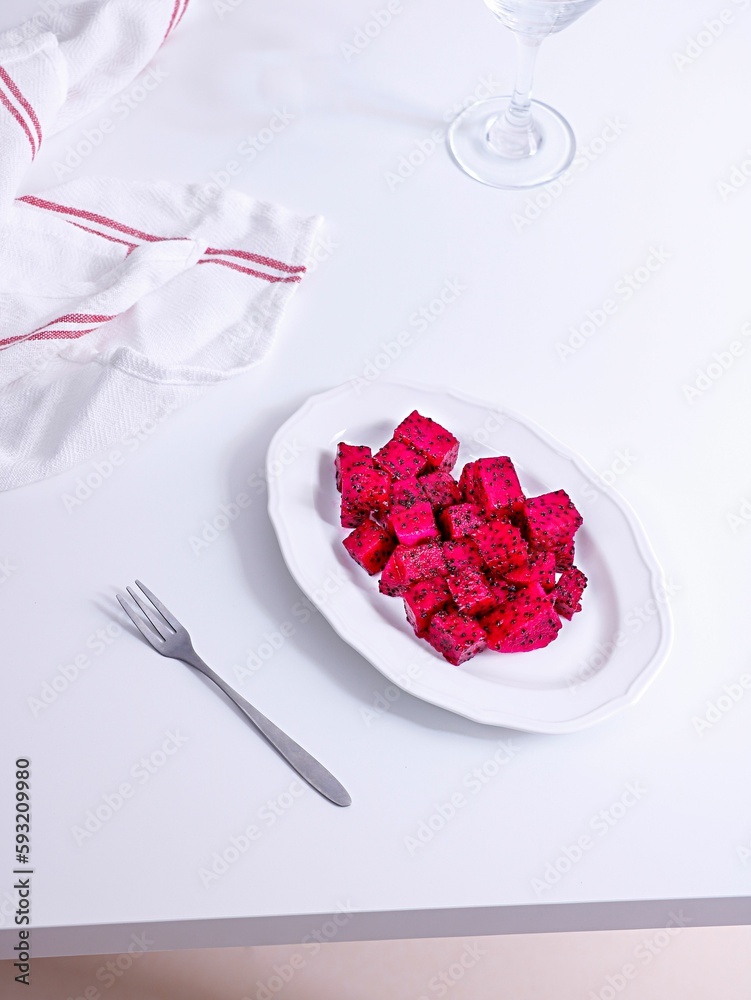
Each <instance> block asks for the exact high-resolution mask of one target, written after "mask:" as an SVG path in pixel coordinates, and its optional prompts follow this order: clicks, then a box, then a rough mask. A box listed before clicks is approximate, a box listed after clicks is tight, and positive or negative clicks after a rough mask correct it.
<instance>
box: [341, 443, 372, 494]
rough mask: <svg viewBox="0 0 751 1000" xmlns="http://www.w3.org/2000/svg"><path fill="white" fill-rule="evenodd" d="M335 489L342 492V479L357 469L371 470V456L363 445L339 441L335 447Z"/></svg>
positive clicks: (368, 449) (369, 451)
mask: <svg viewBox="0 0 751 1000" xmlns="http://www.w3.org/2000/svg"><path fill="white" fill-rule="evenodd" d="M334 468H335V470H336V488H337V489H338V490H339V492H340V493H341V492H342V477H343V476H345V475H346V474H347V473H348V472H352V471H353V470H354V469H358V468H368V469H372V468H373V454H372V452H371V450H370V448H368V446H367V445H365V444H346V443H345V442H344V441H340V442H339V444H338V445H337V447H336V459H335V461H334Z"/></svg>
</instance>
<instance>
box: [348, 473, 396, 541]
mask: <svg viewBox="0 0 751 1000" xmlns="http://www.w3.org/2000/svg"><path fill="white" fill-rule="evenodd" d="M389 484H390V480H389V477H388V475H387V474H386V473H385V472H381V470H380V469H375V468H372V469H368V468H366V467H365V466H363V467H359V468H355V469H353V470H352V471H351V472H347V473H345V474H344V475H343V476H342V503H341V522H342V526H343V527H345V528H356V527H357V525H358V524H362V523H363V521H366V520H367V519H368V517H369V516H370V514H371V513H374V514H378V515H382V514H384V513H385V512H386V511H387V510H388V504H389Z"/></svg>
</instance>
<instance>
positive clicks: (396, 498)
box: [391, 476, 427, 507]
mask: <svg viewBox="0 0 751 1000" xmlns="http://www.w3.org/2000/svg"><path fill="white" fill-rule="evenodd" d="M426 499H427V497H426V496H425V491H424V490H423V487H422V480H420V479H418V478H417V477H416V476H410V477H409V478H408V479H395V480H394V481H393V483H392V484H391V503H392V504H395V505H397V506H399V507H412V506H414V504H416V503H418V502H419V501H421V500H426Z"/></svg>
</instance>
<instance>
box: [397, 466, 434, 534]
mask: <svg viewBox="0 0 751 1000" xmlns="http://www.w3.org/2000/svg"><path fill="white" fill-rule="evenodd" d="M388 523H389V527H390V528H391V530H392V531H393V532H394V534H395V535H396V537H397V538H398V539H399V541H400V542H402V543H403V544H404V545H417V544H418V542H424V541H427V540H429V539H431V538H439V537H440V533H439V531H438V527H437V525H436V523H435V515H434V513H433V508H432V507H431V506H430V503H429V501H428V499H427V498H426V496H425V493H424V492H423V488H422V486H421V485H420V481H419V480H418V479H416V478H415V477H414V476H411V477H410V478H409V479H395V480H394V482H393V483H392V486H391V511H390V514H389V519H388Z"/></svg>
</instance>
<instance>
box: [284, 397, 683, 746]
mask: <svg viewBox="0 0 751 1000" xmlns="http://www.w3.org/2000/svg"><path fill="white" fill-rule="evenodd" d="M413 409H417V410H419V411H420V412H421V413H424V414H425V415H427V416H430V417H432V418H433V419H435V420H437V421H438V422H439V423H441V424H443V425H444V426H445V427H447V428H448V429H449V430H450V431H452V432H453V433H454V434H455V435H456V436H457V437H458V438H459V440H460V442H461V450H460V452H459V461H458V462H457V470H459V469H461V467H462V465H463V464H464V463H465V462H466V461H469V460H470V459H472V458H479V457H482V456H485V455H510V456H511V458H512V460H513V462H514V464H515V466H516V469H517V471H518V473H519V478H520V480H521V484H522V487H523V489H524V490H525V492H526V494H527V495H528V496H534V495H537V494H540V493H545V492H547V491H549V490H556V489H564V490H566V492H567V493H568V494H569V495H570V496H571V498H572V499H573V501H574V503H575V504H576V506H577V507H578V508H579V510H580V512H581V514H582V516H583V517H584V524H583V526H582V527H581V528H580V529H579V532H578V533H577V536H576V563H577V565H578V566H579V567H580V568H581V569H582V570H583V571H584V572H585V573H586V575H587V577H588V578H589V586H588V587H587V590H586V591H585V593H584V597H583V600H582V605H583V610H582V611H581V612H580V613H579V614H577V615H575V616H574V619H573V620H572V621H570V622H567V621H564V622H563V628H562V629H561V631H560V633H559V635H558V638H557V639H556V640H555V641H554V642H553V643H551V645H549V646H547V647H546V648H545V649H539V650H535V651H533V652H531V653H512V654H501V653H494V652H491V651H486V652H484V653H481V654H480V655H479V656H476V657H474V659H472V660H470V661H469V662H467V663H465V664H463V665H462V666H461V667H453V666H451V665H450V664H449V663H448V662H447V661H446V660H444V659H443V657H441V656H440V655H439V654H437V653H435V652H434V651H433V650H432V649H431V647H430V646H428V644H427V643H426V642H423V641H421V640H418V639H416V638H415V636H414V634H413V632H412V630H411V628H410V627H409V625H408V623H407V621H406V619H405V616H404V606H403V602H402V601H401V600H400V599H398V598H390V597H385V596H384V595H382V594H380V593H379V591H378V579H377V577H369V576H368V575H367V574H366V573H365V572H364V571H363V570H362V569H361V568H360V567H359V566H358V565H356V563H354V562H353V561H352V559H351V558H350V557H349V555H348V554H347V552H346V550H345V549H344V547H343V546H342V539H343V538H344V537H345V536H346V534H347V532H346V529H343V528H341V527H340V524H339V494H338V492H337V489H336V485H335V482H334V454H335V450H336V444H337V442H338V441H341V440H346V441H348V442H350V443H352V444H367V445H370V446H371V447H372V448H373V450H374V451H375V450H376V449H377V448H378V447H380V446H381V445H382V444H384V443H385V442H386V441H387V440H388V439H389V437H390V436H391V434H392V431H393V428H394V427H395V426H396V424H397V423H398V422H399V421H400V420H402V419H403V418H404V417H405V416H406V415H407V414H408V413H409V412H410V411H412V410H413ZM267 472H268V485H269V511H270V515H271V520H272V522H273V524H274V528H275V530H276V533H277V536H278V538H279V543H280V545H281V549H282V553H283V555H284V559H285V560H286V562H287V565H288V566H289V569H290V571H291V573H292V575H293V576H294V578H295V580H296V581H297V583H298V584H299V586H300V587H301V588H302V589H303V590H304V591H305V593H306V594H307V596H308V597H309V598H310V599H311V600H312V601H313V602H314V603H315V604H316V605H317V607H318V608H319V610H320V611H321V612H322V614H323V615H325V617H326V618H328V620H329V621H330V622H331V624H332V625H333V626H334V628H335V629H336V630H337V632H338V633H339V634H340V635H341V636H342V637H343V638H344V639H345V640H346V641H347V642H348V643H350V645H351V646H353V647H354V648H355V649H356V650H357V651H358V652H359V653H361V654H362V655H363V656H365V657H366V658H367V659H368V660H370V662H371V663H372V664H373V665H374V666H376V667H377V668H378V669H379V670H380V671H381V673H383V674H384V675H385V676H386V677H388V678H389V680H390V681H392V682H393V683H394V684H396V685H398V686H399V687H401V688H403V689H404V690H406V691H409V692H410V693H411V694H413V695H415V696H416V697H418V698H422V699H424V700H425V701H428V702H432V703H433V704H434V705H440V706H441V707H442V708H446V709H448V710H449V711H451V712H456V713H457V714H459V715H463V716H466V717H467V718H469V719H474V720H476V721H477V722H484V723H488V724H491V725H497V726H507V727H509V728H512V729H519V730H525V731H529V732H540V733H569V732H574V731H575V730H578V729H583V728H585V727H586V726H591V725H593V724H594V723H596V722H600V721H602V720H603V719H605V718H607V717H608V716H609V715H612V713H613V712H615V711H617V710H618V709H620V708H623V707H625V706H626V705H630V704H632V703H633V702H634V701H636V699H637V698H638V697H639V696H640V695H641V694H642V692H643V691H644V689H645V688H646V686H647V685H648V683H649V682H650V681H651V680H652V679H653V678H654V676H655V674H656V673H657V671H658V670H659V668H660V666H661V665H662V663H663V662H664V660H665V659H666V657H667V654H668V650H669V648H670V643H671V639H672V623H671V616H670V611H669V607H668V603H667V595H666V589H665V585H664V583H663V576H662V571H661V570H660V567H659V566H658V564H657V561H656V559H655V556H654V554H653V552H652V550H651V548H650V546H649V543H648V542H647V539H646V538H645V536H644V531H643V529H642V527H641V524H640V523H639V521H638V520H637V518H636V516H635V515H634V513H633V512H632V511H631V510H630V508H629V507H628V506H627V504H626V502H625V501H624V500H623V499H622V498H621V497H619V496H618V495H617V494H616V493H615V492H613V491H612V490H611V489H609V488H607V487H606V486H604V485H603V483H602V481H601V480H600V479H599V477H598V476H597V473H596V472H595V471H594V470H593V469H592V468H590V467H589V466H588V465H587V464H586V463H585V462H584V461H583V460H582V459H580V458H578V457H577V456H576V455H574V454H573V452H571V451H569V450H568V449H567V448H564V447H563V446H562V445H561V444H559V443H558V442H557V441H556V440H555V439H554V438H552V437H551V436H550V435H549V434H547V433H546V432H545V431H543V430H541V429H540V428H538V427H536V426H535V425H534V424H532V423H530V422H529V421H528V420H526V419H525V418H524V417H522V416H520V415H519V414H515V413H512V412H510V411H508V410H505V409H500V408H498V407H495V406H493V405H492V404H490V403H482V402H480V401H477V400H474V399H471V398H469V397H467V396H463V395H461V394H460V393H457V392H453V391H449V390H446V389H430V388H426V387H424V386H417V385H409V384H406V383H394V382H385V381H377V382H374V383H371V384H369V385H367V386H365V387H363V384H362V381H354V382H350V383H346V384H345V385H342V386H339V387H338V388H336V389H332V390H331V391H329V392H324V393H322V394H320V395H318V396H313V397H311V399H309V400H308V401H307V403H305V405H304V406H303V407H302V408H301V409H299V410H298V411H297V413H295V414H294V415H293V416H292V417H290V419H289V420H288V421H287V422H286V423H285V424H284V425H283V426H282V427H281V428H280V429H279V431H278V432H277V433H276V435H275V436H274V439H273V441H272V442H271V445H270V447H269V453H268V458H267Z"/></svg>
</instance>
